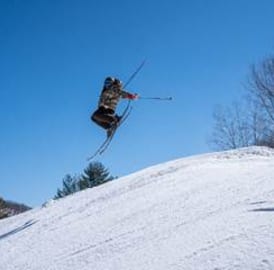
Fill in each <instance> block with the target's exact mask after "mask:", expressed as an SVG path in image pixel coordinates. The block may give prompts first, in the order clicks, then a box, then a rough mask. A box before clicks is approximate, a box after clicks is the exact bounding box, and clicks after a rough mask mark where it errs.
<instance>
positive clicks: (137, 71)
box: [124, 59, 146, 88]
mask: <svg viewBox="0 0 274 270" xmlns="http://www.w3.org/2000/svg"><path fill="white" fill-rule="evenodd" d="M145 63H146V59H145V60H143V62H142V63H141V64H140V66H139V67H138V68H137V69H136V70H135V71H134V73H133V74H132V75H131V76H130V77H129V79H128V80H127V82H126V83H125V85H124V88H126V87H127V86H128V85H129V84H130V82H131V81H132V80H133V79H134V77H135V76H136V75H137V74H138V73H139V72H140V70H141V69H142V68H143V66H144V65H145Z"/></svg>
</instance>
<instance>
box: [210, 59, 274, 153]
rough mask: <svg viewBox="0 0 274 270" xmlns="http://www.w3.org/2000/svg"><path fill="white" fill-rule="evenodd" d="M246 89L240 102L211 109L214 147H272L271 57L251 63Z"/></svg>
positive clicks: (273, 85)
mask: <svg viewBox="0 0 274 270" xmlns="http://www.w3.org/2000/svg"><path fill="white" fill-rule="evenodd" d="M245 90H246V91H245V96H244V97H243V98H242V100H241V101H240V102H234V103H233V104H231V105H230V106H226V107H224V106H217V107H216V108H215V110H214V114H213V119H214V127H213V132H212V134H211V138H210V144H211V145H212V146H213V147H214V148H215V149H217V150H228V149H236V148H240V147H247V146H252V145H257V146H268V147H271V148H274V56H269V57H267V58H265V59H263V60H262V61H261V62H260V63H259V64H254V65H252V66H251V68H250V72H249V76H248V79H247V82H246V85H245Z"/></svg>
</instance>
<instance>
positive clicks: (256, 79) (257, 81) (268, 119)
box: [247, 57, 274, 147]
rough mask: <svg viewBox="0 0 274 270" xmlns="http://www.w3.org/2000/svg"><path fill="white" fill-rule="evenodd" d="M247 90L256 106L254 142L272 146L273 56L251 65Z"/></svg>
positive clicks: (273, 106) (273, 108)
mask: <svg viewBox="0 0 274 270" xmlns="http://www.w3.org/2000/svg"><path fill="white" fill-rule="evenodd" d="M247 90H248V91H249V93H250V97H251V100H252V103H253V104H254V107H256V120H255V122H253V124H254V125H253V129H257V131H259V132H257V133H258V134H259V137H258V138H256V144H259V145H267V146H270V147H274V57H269V58H267V59H265V60H264V61H262V63H260V64H258V65H253V66H252V68H251V75H250V78H249V81H248V85H247Z"/></svg>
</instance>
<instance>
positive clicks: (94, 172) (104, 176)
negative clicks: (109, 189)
mask: <svg viewBox="0 0 274 270" xmlns="http://www.w3.org/2000/svg"><path fill="white" fill-rule="evenodd" d="M111 180H113V177H112V176H111V175H110V174H109V172H108V170H107V169H106V168H105V167H104V165H103V164H102V163H100V162H92V163H90V164H89V165H88V166H87V168H86V169H85V170H84V173H83V174H82V176H81V178H80V180H79V188H80V189H81V190H82V189H85V188H92V187H95V186H99V185H102V184H104V183H106V182H108V181H111Z"/></svg>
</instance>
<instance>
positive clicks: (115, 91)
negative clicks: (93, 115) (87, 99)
mask: <svg viewBox="0 0 274 270" xmlns="http://www.w3.org/2000/svg"><path fill="white" fill-rule="evenodd" d="M131 97H132V94H130V93H128V92H126V91H124V90H122V89H120V88H119V87H118V86H116V85H112V86H110V87H109V88H104V89H103V90H102V93H101V96H100V99H99V104H98V107H104V108H105V109H111V110H113V111H114V112H115V109H116V107H117V105H118V102H119V100H120V99H121V98H129V99H130V98H131Z"/></svg>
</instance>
